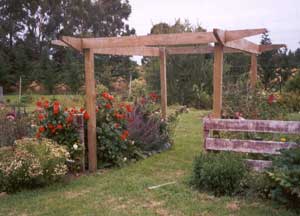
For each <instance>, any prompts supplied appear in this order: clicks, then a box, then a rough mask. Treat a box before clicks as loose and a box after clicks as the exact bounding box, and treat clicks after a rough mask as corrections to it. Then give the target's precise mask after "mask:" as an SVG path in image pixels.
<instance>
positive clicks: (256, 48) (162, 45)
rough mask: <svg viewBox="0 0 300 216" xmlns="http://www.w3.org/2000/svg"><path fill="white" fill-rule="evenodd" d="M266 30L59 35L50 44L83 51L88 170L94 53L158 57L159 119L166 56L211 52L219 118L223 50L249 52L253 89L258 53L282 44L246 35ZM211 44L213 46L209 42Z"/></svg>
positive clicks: (93, 160) (92, 148) (92, 160)
mask: <svg viewBox="0 0 300 216" xmlns="http://www.w3.org/2000/svg"><path fill="white" fill-rule="evenodd" d="M266 32H267V29H265V28H261V29H245V30H231V31H227V30H221V29H214V30H213V31H212V32H193V33H176V34H159V35H147V36H124V37H102V38H76V37H68V36H62V38H61V39H60V40H54V41H52V44H54V45H59V46H64V47H72V48H74V49H76V50H78V51H80V52H83V53H84V59H85V87H86V106H87V107H86V108H87V112H88V113H89V115H90V119H89V120H88V159H89V171H91V172H94V171H96V170H97V154H96V91H95V84H96V83H95V76H94V55H95V54H106V55H125V56H132V55H139V56H157V57H159V59H160V83H161V110H162V118H163V119H165V118H166V116H167V75H166V71H167V68H166V62H167V55H179V54H207V53H214V66H213V67H214V68H213V114H212V116H213V117H214V118H220V117H221V110H222V74H223V56H224V53H239V52H244V53H248V54H250V55H251V69H250V81H251V86H252V87H253V88H254V87H255V85H256V80H257V55H258V54H260V53H262V52H265V51H269V50H273V49H279V48H281V47H285V45H284V44H276V45H257V44H255V43H252V42H250V41H248V40H246V39H244V38H245V37H249V36H254V35H259V34H263V33H266ZM212 43H213V44H214V46H212V45H211V44H212Z"/></svg>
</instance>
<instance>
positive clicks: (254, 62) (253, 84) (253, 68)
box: [250, 54, 257, 89]
mask: <svg viewBox="0 0 300 216" xmlns="http://www.w3.org/2000/svg"><path fill="white" fill-rule="evenodd" d="M256 82H257V56H256V54H251V67H250V84H251V88H252V89H255V87H256Z"/></svg>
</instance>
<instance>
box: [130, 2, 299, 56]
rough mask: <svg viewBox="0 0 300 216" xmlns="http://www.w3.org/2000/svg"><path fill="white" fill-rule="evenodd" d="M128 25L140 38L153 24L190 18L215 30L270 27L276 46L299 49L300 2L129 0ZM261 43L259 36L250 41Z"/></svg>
mask: <svg viewBox="0 0 300 216" xmlns="http://www.w3.org/2000/svg"><path fill="white" fill-rule="evenodd" d="M129 3H130V5H131V6H132V13H131V15H130V17H129V24H130V26H131V27H133V28H135V29H136V31H137V35H146V34H148V33H149V32H150V29H151V27H152V25H153V24H156V23H159V22H166V23H169V24H174V22H175V19H177V18H180V19H182V20H184V19H188V20H189V21H190V22H191V23H192V24H197V23H199V24H200V25H201V26H202V27H204V28H206V29H207V30H208V31H211V30H212V29H213V28H221V29H227V30H231V29H246V28H267V29H268V30H269V35H270V37H271V40H272V42H273V43H285V44H287V46H288V48H289V49H292V50H295V49H296V48H298V47H300V44H299V42H300V0H273V1H272V0H129ZM249 39H250V40H252V41H254V42H259V40H260V37H252V38H249Z"/></svg>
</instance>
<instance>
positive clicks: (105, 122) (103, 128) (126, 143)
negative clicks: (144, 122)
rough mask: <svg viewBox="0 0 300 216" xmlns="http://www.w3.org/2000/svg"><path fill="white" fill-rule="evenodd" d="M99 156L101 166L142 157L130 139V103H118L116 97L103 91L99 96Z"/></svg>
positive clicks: (115, 164) (116, 164) (118, 164)
mask: <svg viewBox="0 0 300 216" xmlns="http://www.w3.org/2000/svg"><path fill="white" fill-rule="evenodd" d="M97 102H98V111H97V156H98V159H99V162H100V165H101V166H121V165H122V164H124V163H125V162H127V161H130V160H136V159H138V158H139V157H140V153H139V149H138V148H137V147H136V145H135V144H134V142H133V141H131V140H129V139H128V135H129V131H128V130H127V121H131V119H130V118H128V113H130V112H131V111H132V107H131V105H129V104H116V103H114V97H113V96H112V95H110V94H109V93H107V92H103V93H102V94H100V96H99V97H98V101H97Z"/></svg>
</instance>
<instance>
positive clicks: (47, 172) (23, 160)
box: [0, 138, 70, 192]
mask: <svg viewBox="0 0 300 216" xmlns="http://www.w3.org/2000/svg"><path fill="white" fill-rule="evenodd" d="M69 156H70V155H69V152H68V151H67V150H66V148H65V147H63V146H60V145H58V144H57V143H56V142H54V141H53V140H49V139H34V138H24V139H21V140H17V141H16V144H15V146H14V148H13V149H8V148H6V149H2V150H1V152H0V183H1V186H0V192H1V191H6V192H15V191H18V190H21V189H23V188H35V187H41V186H44V185H48V184H50V183H53V182H56V181H59V180H61V179H62V177H64V176H65V174H66V173H67V171H68V168H67V166H66V160H67V159H68V158H69Z"/></svg>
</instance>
